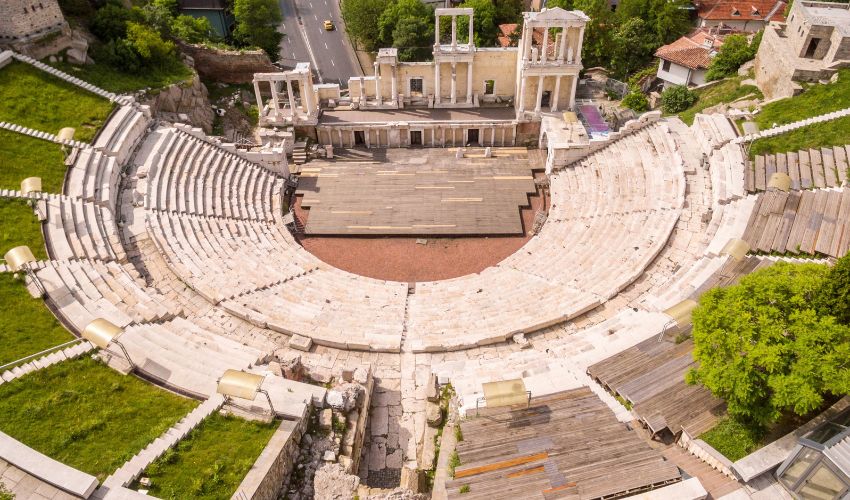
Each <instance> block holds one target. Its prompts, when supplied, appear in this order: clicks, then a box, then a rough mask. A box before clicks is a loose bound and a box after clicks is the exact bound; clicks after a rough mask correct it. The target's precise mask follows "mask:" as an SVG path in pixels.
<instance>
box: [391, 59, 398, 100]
mask: <svg viewBox="0 0 850 500" xmlns="http://www.w3.org/2000/svg"><path fill="white" fill-rule="evenodd" d="M397 78H398V71H397V69H396V65H395V64H393V66H392V96H393V103H395V104H398V83H397V82H396V79H397Z"/></svg>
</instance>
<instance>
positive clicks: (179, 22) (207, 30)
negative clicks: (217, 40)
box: [171, 15, 213, 43]
mask: <svg viewBox="0 0 850 500" xmlns="http://www.w3.org/2000/svg"><path fill="white" fill-rule="evenodd" d="M171 32H172V33H173V34H174V36H176V37H177V38H180V39H181V40H185V41H186V42H187V43H201V42H207V41H211V40H212V39H213V36H212V34H213V27H212V25H211V24H210V21H209V19H207V18H206V17H192V16H187V15H182V16H177V17H175V18H174V21H172V23H171Z"/></svg>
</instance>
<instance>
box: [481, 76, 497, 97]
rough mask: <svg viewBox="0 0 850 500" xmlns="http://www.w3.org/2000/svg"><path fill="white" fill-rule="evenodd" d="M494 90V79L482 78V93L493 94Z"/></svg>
mask: <svg viewBox="0 0 850 500" xmlns="http://www.w3.org/2000/svg"><path fill="white" fill-rule="evenodd" d="M495 90H496V80H484V95H493V93H494V92H495Z"/></svg>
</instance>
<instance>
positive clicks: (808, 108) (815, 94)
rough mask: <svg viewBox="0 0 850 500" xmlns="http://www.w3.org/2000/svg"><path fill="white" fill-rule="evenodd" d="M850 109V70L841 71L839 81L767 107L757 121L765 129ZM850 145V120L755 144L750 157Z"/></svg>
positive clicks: (759, 141) (815, 126)
mask: <svg viewBox="0 0 850 500" xmlns="http://www.w3.org/2000/svg"><path fill="white" fill-rule="evenodd" d="M848 107H850V69H843V70H841V71H839V77H838V81H837V82H836V83H831V84H828V85H812V86H810V87H809V88H808V89H807V90H806V91H805V92H803V93H802V94H800V95H798V96H796V97H790V98H788V99H782V100H779V101H776V102H772V103H770V104H768V105H766V106H764V107H763V108H762V110H761V112H760V113H759V114H757V115H756V117H755V121H756V123H758V125H759V128H760V129H761V130H765V129H768V128H770V127H772V126H773V124H778V125H782V124H785V123H791V122H795V121H798V120H803V119H805V118H811V117H812V116H817V115H822V114H824V113H829V112H830V111H836V110H839V109H844V108H848ZM848 143H850V117H845V118H841V119H838V120H833V121H831V122H826V123H820V124H816V125H811V126H808V127H804V128H801V129H797V130H795V131H792V132H789V133H787V134H782V135H778V136H776V137H771V138H767V139H759V140H757V141H755V142H754V143H753V146H752V149H751V150H750V154H751V155H752V156H755V155H757V154H765V153H781V152H787V151H797V150H799V149H808V148H813V147H822V146H837V145H844V144H848Z"/></svg>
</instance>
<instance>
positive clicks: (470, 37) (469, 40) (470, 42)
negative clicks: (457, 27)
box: [467, 14, 475, 45]
mask: <svg viewBox="0 0 850 500" xmlns="http://www.w3.org/2000/svg"><path fill="white" fill-rule="evenodd" d="M474 39H475V34H474V33H473V30H472V14H470V16H469V39H468V41H467V43H469V45H472V44H473V43H475V42H474Z"/></svg>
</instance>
